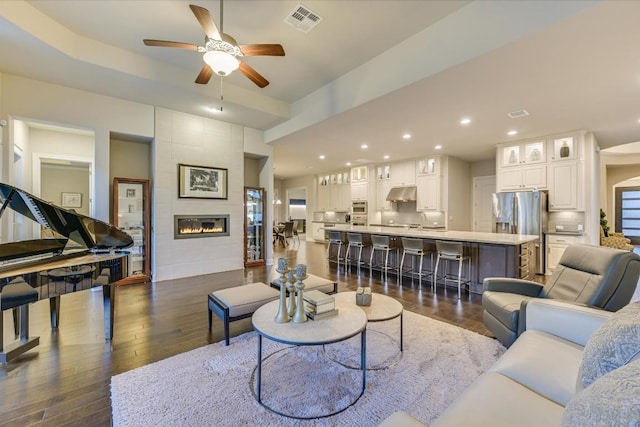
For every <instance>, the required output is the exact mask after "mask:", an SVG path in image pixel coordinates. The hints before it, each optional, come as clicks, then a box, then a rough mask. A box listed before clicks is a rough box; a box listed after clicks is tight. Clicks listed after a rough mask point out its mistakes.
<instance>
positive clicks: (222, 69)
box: [203, 51, 240, 76]
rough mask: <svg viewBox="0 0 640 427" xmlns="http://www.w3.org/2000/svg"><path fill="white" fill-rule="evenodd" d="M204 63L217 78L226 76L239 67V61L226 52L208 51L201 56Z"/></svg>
mask: <svg viewBox="0 0 640 427" xmlns="http://www.w3.org/2000/svg"><path fill="white" fill-rule="evenodd" d="M203 59H204V62H205V63H206V64H207V65H208V66H209V67H211V69H212V70H213V72H214V73H216V74H217V75H219V76H227V75H229V74H231V73H232V72H233V71H234V70H237V69H238V67H239V66H240V61H238V59H237V58H236V57H235V56H233V55H230V54H228V53H226V52H220V51H209V52H207V53H205V54H204V56H203Z"/></svg>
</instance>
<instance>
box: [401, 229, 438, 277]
mask: <svg viewBox="0 0 640 427" xmlns="http://www.w3.org/2000/svg"><path fill="white" fill-rule="evenodd" d="M402 248H403V250H402V260H401V261H400V283H402V276H403V275H404V274H405V273H410V274H411V277H412V278H413V277H414V276H415V275H416V274H417V275H418V284H419V286H422V276H426V275H429V274H432V271H433V252H432V251H429V249H428V247H427V243H426V242H425V241H424V240H423V239H415V238H410V237H403V238H402ZM407 255H410V256H412V260H411V269H410V270H405V269H404V260H405V257H406V256H407ZM425 255H429V259H430V262H429V265H430V267H431V271H429V272H423V271H422V261H423V259H424V256H425ZM416 259H418V269H417V270H416V268H415V262H416Z"/></svg>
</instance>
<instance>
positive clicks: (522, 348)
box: [490, 331, 582, 406]
mask: <svg viewBox="0 0 640 427" xmlns="http://www.w3.org/2000/svg"><path fill="white" fill-rule="evenodd" d="M581 361H582V346H580V345H578V344H574V343H572V342H570V341H567V340H564V339H562V338H559V337H557V336H555V335H551V334H547V333H545V332H539V331H526V332H525V333H523V334H522V335H520V337H518V339H517V340H516V342H515V343H513V345H512V346H511V347H509V350H507V351H506V352H505V354H504V355H503V356H502V357H501V358H500V359H499V360H498V361H497V362H496V363H495V364H494V365H493V366H492V367H491V369H490V371H492V372H498V373H500V374H502V375H504V376H506V377H508V378H511V379H512V380H514V381H517V382H518V383H520V384H522V385H523V386H524V387H527V388H529V389H531V390H533V391H534V392H536V393H538V394H540V395H542V396H544V397H546V398H547V399H550V400H553V401H554V402H556V403H557V404H559V405H562V406H565V405H566V404H567V403H569V401H570V400H571V399H572V398H573V396H574V395H575V390H576V378H577V377H578V368H579V367H580V362H581Z"/></svg>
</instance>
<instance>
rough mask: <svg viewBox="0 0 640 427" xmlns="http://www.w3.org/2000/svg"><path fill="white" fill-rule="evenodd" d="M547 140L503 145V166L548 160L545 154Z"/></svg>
mask: <svg viewBox="0 0 640 427" xmlns="http://www.w3.org/2000/svg"><path fill="white" fill-rule="evenodd" d="M544 148H545V141H531V142H524V143H519V144H513V145H503V146H502V159H501V164H502V166H515V165H521V164H523V163H543V162H546V161H547V158H546V155H545V151H544Z"/></svg>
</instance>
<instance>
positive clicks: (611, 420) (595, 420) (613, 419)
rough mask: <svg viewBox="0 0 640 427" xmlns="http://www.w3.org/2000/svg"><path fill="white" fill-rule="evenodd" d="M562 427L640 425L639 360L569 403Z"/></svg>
mask: <svg viewBox="0 0 640 427" xmlns="http://www.w3.org/2000/svg"><path fill="white" fill-rule="evenodd" d="M561 424H562V427H569V426H571V427H578V426H579V427H592V426H593V427H595V426H607V427H618V426H620V427H623V426H624V427H629V426H639V425H640V360H636V361H634V362H632V363H629V364H628V365H625V366H623V367H621V368H618V369H616V370H614V371H612V372H610V373H608V374H606V375H604V376H603V377H601V378H600V379H598V380H597V381H595V382H594V383H593V384H591V385H590V386H589V387H587V388H585V389H584V390H582V391H581V392H580V393H578V394H577V395H575V396H574V398H573V399H571V400H570V401H569V403H568V404H567V406H566V408H565V409H564V413H563V414H562V423H561Z"/></svg>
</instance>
